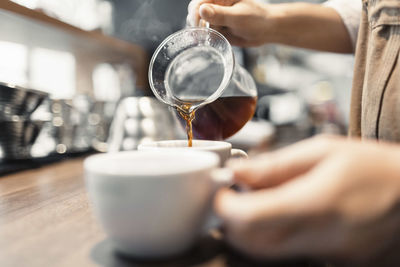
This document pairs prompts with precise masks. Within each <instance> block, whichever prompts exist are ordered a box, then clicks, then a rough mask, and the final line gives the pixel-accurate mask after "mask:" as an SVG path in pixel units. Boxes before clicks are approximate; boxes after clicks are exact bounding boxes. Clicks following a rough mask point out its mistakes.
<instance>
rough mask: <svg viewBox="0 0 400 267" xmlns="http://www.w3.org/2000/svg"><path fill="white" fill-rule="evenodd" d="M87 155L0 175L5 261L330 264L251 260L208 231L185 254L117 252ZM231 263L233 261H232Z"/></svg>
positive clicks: (0, 256)
mask: <svg viewBox="0 0 400 267" xmlns="http://www.w3.org/2000/svg"><path fill="white" fill-rule="evenodd" d="M82 163H83V158H78V159H69V160H64V161H62V162H58V163H54V164H51V165H47V166H44V167H41V168H38V169H33V170H28V171H23V172H19V173H15V174H11V175H7V176H0V266H1V267H9V266H18V267H20V266H29V267H35V266H38V267H39V266H40V267H43V266H77V267H85V266H110V267H111V266H113V267H115V266H182V267H183V266H184V267H186V266H213V267H218V266H262V265H265V266H292V267H294V266H299V267H300V266H315V267H318V266H327V265H325V264H322V265H320V264H315V263H312V264H310V262H309V261H296V262H295V263H293V262H292V263H290V265H288V263H287V262H286V263H282V264H276V263H274V264H273V265H271V263H268V264H267V263H265V264H261V263H251V261H250V260H249V259H246V258H244V257H242V256H240V255H238V254H236V253H234V252H232V251H229V249H228V248H227V247H226V246H225V245H224V244H223V242H222V241H220V240H217V239H214V238H211V237H205V238H204V240H201V241H200V242H199V244H198V245H197V246H196V247H195V248H193V249H192V250H191V251H190V252H188V253H187V254H186V255H183V256H181V257H179V258H175V259H172V260H169V261H164V262H158V263H154V262H152V263H149V262H141V261H137V260H134V259H128V258H126V257H122V256H119V255H117V254H116V253H115V252H114V251H113V249H112V247H111V246H110V244H109V243H108V242H107V239H106V236H105V234H104V232H103V231H102V229H101V227H100V226H99V224H98V223H97V221H96V219H95V218H94V217H93V215H92V213H91V211H90V206H89V203H88V198H87V195H86V191H85V186H84V179H83V164H82ZM232 263H234V264H233V265H232Z"/></svg>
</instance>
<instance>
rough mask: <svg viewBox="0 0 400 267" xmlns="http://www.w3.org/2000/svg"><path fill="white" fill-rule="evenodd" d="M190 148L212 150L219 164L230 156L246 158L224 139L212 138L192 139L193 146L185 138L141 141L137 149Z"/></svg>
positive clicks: (241, 151)
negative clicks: (213, 139) (189, 145)
mask: <svg viewBox="0 0 400 267" xmlns="http://www.w3.org/2000/svg"><path fill="white" fill-rule="evenodd" d="M171 148H173V149H177V148H180V149H190V150H202V151H210V152H214V153H216V154H217V155H218V156H219V159H220V166H224V165H225V162H226V161H227V160H228V159H230V158H247V157H248V156H247V154H246V152H244V151H243V150H240V149H235V148H232V145H231V144H230V143H228V142H224V141H212V140H193V146H192V147H188V142H187V140H165V141H156V142H148V143H143V144H141V145H139V146H138V150H142V151H143V150H159V149H162V150H164V149H171Z"/></svg>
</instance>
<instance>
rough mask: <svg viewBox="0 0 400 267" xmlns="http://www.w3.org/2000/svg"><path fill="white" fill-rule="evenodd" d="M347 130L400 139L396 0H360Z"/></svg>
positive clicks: (399, 28)
mask: <svg viewBox="0 0 400 267" xmlns="http://www.w3.org/2000/svg"><path fill="white" fill-rule="evenodd" d="M362 1H363V10H362V18H361V24H360V31H359V34H358V41H357V48H356V62H355V68H354V80H353V89H352V99H351V111H350V127H349V134H350V136H352V137H357V136H361V137H362V138H373V139H379V140H387V141H395V142H400V66H399V64H400V63H398V57H399V47H400V0H362Z"/></svg>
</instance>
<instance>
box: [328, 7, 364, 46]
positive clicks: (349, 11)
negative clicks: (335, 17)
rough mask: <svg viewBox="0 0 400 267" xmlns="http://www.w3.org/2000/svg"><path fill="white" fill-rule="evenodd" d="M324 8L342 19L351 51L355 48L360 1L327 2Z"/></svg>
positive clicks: (358, 25)
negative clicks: (329, 9)
mask: <svg viewBox="0 0 400 267" xmlns="http://www.w3.org/2000/svg"><path fill="white" fill-rule="evenodd" d="M323 5H324V6H327V7H331V8H333V9H334V10H336V12H337V13H338V14H339V16H340V17H341V18H342V20H343V22H344V25H345V26H346V29H347V31H348V33H349V35H350V38H351V42H352V44H353V49H354V48H355V46H356V42H357V34H358V29H359V27H360V18H361V10H362V2H361V0H329V1H326V2H324V4H323Z"/></svg>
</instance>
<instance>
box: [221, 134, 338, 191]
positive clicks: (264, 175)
mask: <svg viewBox="0 0 400 267" xmlns="http://www.w3.org/2000/svg"><path fill="white" fill-rule="evenodd" d="M336 139H337V138H333V137H322V138H321V137H319V138H312V139H309V140H305V141H301V142H299V143H297V144H294V145H292V146H289V147H286V148H284V149H281V150H278V151H275V152H269V153H265V154H261V155H259V156H257V157H255V158H253V159H252V160H248V161H242V162H237V161H234V160H233V161H229V162H227V166H228V167H230V168H232V169H233V171H234V174H235V180H236V181H237V182H238V183H239V184H245V185H247V186H250V187H252V188H267V187H273V186H277V185H280V184H283V183H285V182H287V181H288V180H291V179H294V178H296V177H298V176H300V175H302V174H304V173H306V172H308V171H309V170H310V169H312V168H313V167H314V166H315V165H316V164H317V163H318V162H320V161H321V160H322V159H324V157H325V156H326V155H327V154H329V153H330V152H331V151H332V150H333V149H334V147H338V145H339V144H340V142H338V141H336Z"/></svg>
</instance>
